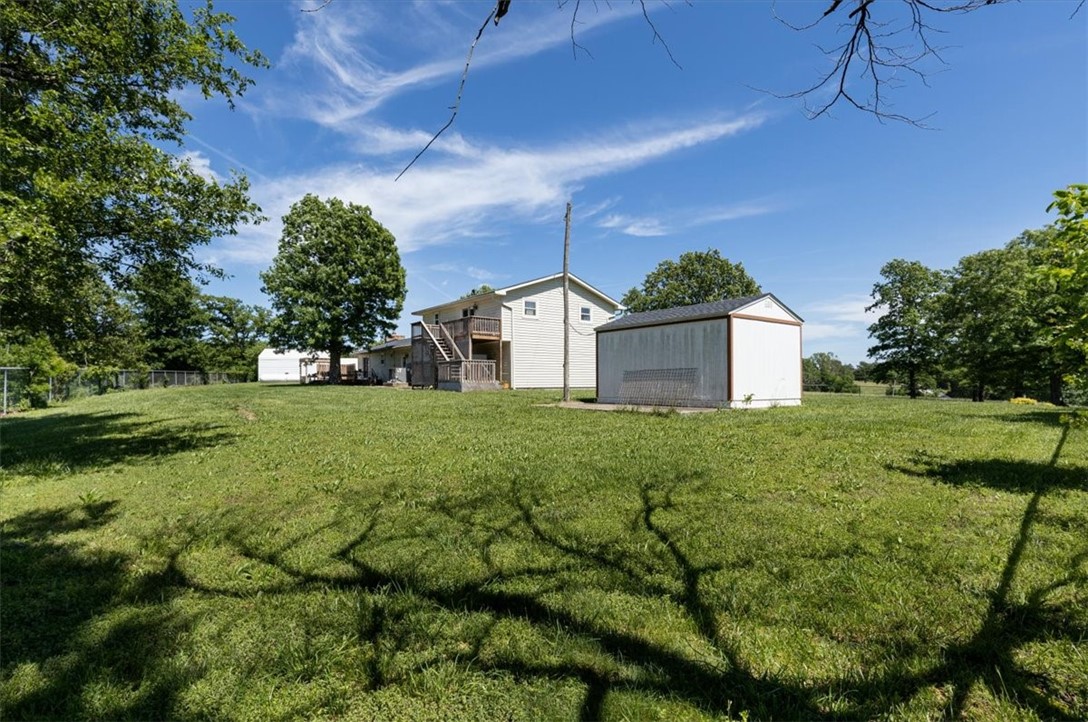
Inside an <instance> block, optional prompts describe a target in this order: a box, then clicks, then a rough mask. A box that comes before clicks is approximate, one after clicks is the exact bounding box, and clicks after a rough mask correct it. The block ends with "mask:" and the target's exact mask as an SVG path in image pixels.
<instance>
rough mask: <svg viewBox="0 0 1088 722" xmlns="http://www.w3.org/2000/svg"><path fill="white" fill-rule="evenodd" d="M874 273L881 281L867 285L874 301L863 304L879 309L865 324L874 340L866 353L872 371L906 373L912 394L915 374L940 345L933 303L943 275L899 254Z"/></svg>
mask: <svg viewBox="0 0 1088 722" xmlns="http://www.w3.org/2000/svg"><path fill="white" fill-rule="evenodd" d="M880 275H881V276H882V277H883V278H884V281H883V282H881V283H877V284H875V285H874V286H873V292H872V297H873V299H874V301H873V303H872V304H871V305H870V306H868V307H867V308H866V309H865V310H866V311H873V310H880V311H882V312H883V315H882V316H881V317H880V320H878V321H877V322H876V323H874V324H873V325H871V326H869V335H870V336H872V337H873V338H874V339H876V342H877V343H876V345H874V346H873V347H871V348H870V349H869V356H870V357H872V358H875V359H876V360H877V362H878V367H877V373H878V375H880V376H887V373H888V372H891V371H894V372H897V373H899V374H902V375H903V376H906V377H907V387H908V393H909V394H910V396H911V398H916V397H917V396H918V376H919V374H921V373H922V372H924V371H927V370H931V369H932V368H934V367H935V366H936V363H937V357H938V354H939V352H940V349H941V341H942V339H941V335H940V324H939V323H938V321H939V315H938V304H939V302H940V298H941V296H940V294H941V292H942V291H943V289H944V287H945V283H946V276H945V274H944V273H942V272H941V271H935V270H932V269H929V268H926V267H925V266H923V265H922V264H921V263H919V262H918V261H906V260H903V259H901V258H897V259H895V260H893V261H889V262H888V263H885V264H884V267H883V268H881V269H880Z"/></svg>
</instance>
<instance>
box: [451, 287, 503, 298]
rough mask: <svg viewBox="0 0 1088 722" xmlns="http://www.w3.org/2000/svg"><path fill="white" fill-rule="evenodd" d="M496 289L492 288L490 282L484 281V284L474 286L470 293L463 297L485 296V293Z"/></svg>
mask: <svg viewBox="0 0 1088 722" xmlns="http://www.w3.org/2000/svg"><path fill="white" fill-rule="evenodd" d="M494 290H495V289H494V288H492V287H491V286H489V285H488V284H486V283H484V284H481V285H480V287H479V288H474V289H472V290H471V291H469V292H468V293H466V294H465V295H463V296H461V298H472V297H473V296H483V295H485V294H488V293H491V292H493V291H494ZM458 300H460V299H458Z"/></svg>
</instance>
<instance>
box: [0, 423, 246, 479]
mask: <svg viewBox="0 0 1088 722" xmlns="http://www.w3.org/2000/svg"><path fill="white" fill-rule="evenodd" d="M224 429H225V427H224V426H222V425H217V424H207V423H192V422H185V421H182V420H178V419H161V420H160V419H156V420H151V421H149V420H146V419H145V418H144V417H142V416H141V415H139V414H134V413H117V412H113V413H111V412H97V413H65V414H55V415H48V416H34V417H30V418H20V417H16V418H13V419H6V420H5V421H4V422H3V427H2V429H0V434H2V435H3V455H2V457H0V467H2V468H3V470H4V471H6V472H8V473H11V474H17V475H27V476H57V475H63V474H68V473H72V472H75V471H78V470H80V469H99V468H102V467H105V466H111V465H113V464H120V463H125V462H128V461H132V460H135V459H154V458H158V457H164V456H170V455H173V454H178V453H181V452H185V451H192V450H195V449H202V448H208V447H212V446H218V445H220V444H224V443H227V442H230V441H232V440H233V439H234V435H233V434H231V433H228V432H227V431H225V430H224Z"/></svg>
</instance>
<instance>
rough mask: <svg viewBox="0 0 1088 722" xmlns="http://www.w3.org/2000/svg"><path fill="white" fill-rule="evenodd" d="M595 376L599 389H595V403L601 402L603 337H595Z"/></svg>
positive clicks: (596, 335)
mask: <svg viewBox="0 0 1088 722" xmlns="http://www.w3.org/2000/svg"><path fill="white" fill-rule="evenodd" d="M593 374H594V376H595V377H596V384H597V387H596V388H595V389H593V393H594V399H593V400H594V401H596V402H598V403H599V402H600V400H601V335H600V334H595V335H594V336H593Z"/></svg>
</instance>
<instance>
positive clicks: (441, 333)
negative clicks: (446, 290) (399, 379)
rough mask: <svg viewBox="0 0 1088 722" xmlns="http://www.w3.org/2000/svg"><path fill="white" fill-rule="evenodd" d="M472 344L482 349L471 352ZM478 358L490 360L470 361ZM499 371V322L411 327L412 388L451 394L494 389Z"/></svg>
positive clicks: (477, 319) (472, 319)
mask: <svg viewBox="0 0 1088 722" xmlns="http://www.w3.org/2000/svg"><path fill="white" fill-rule="evenodd" d="M476 342H480V343H482V344H483V346H482V347H480V348H474V344H475V343H476ZM489 347H490V350H486V349H488V348H489ZM480 355H484V356H490V357H491V358H487V359H481V358H473V357H474V356H480ZM496 355H497V358H496V357H495V356H496ZM501 368H502V320H501V319H498V318H491V317H488V316H465V317H463V318H458V319H454V320H451V321H443V322H441V323H424V322H422V321H417V322H416V323H413V324H412V383H413V385H416V386H434V387H435V388H440V389H447V390H451V391H474V390H484V389H498V388H500V386H501V384H500V379H499V373H500V369H501Z"/></svg>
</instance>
